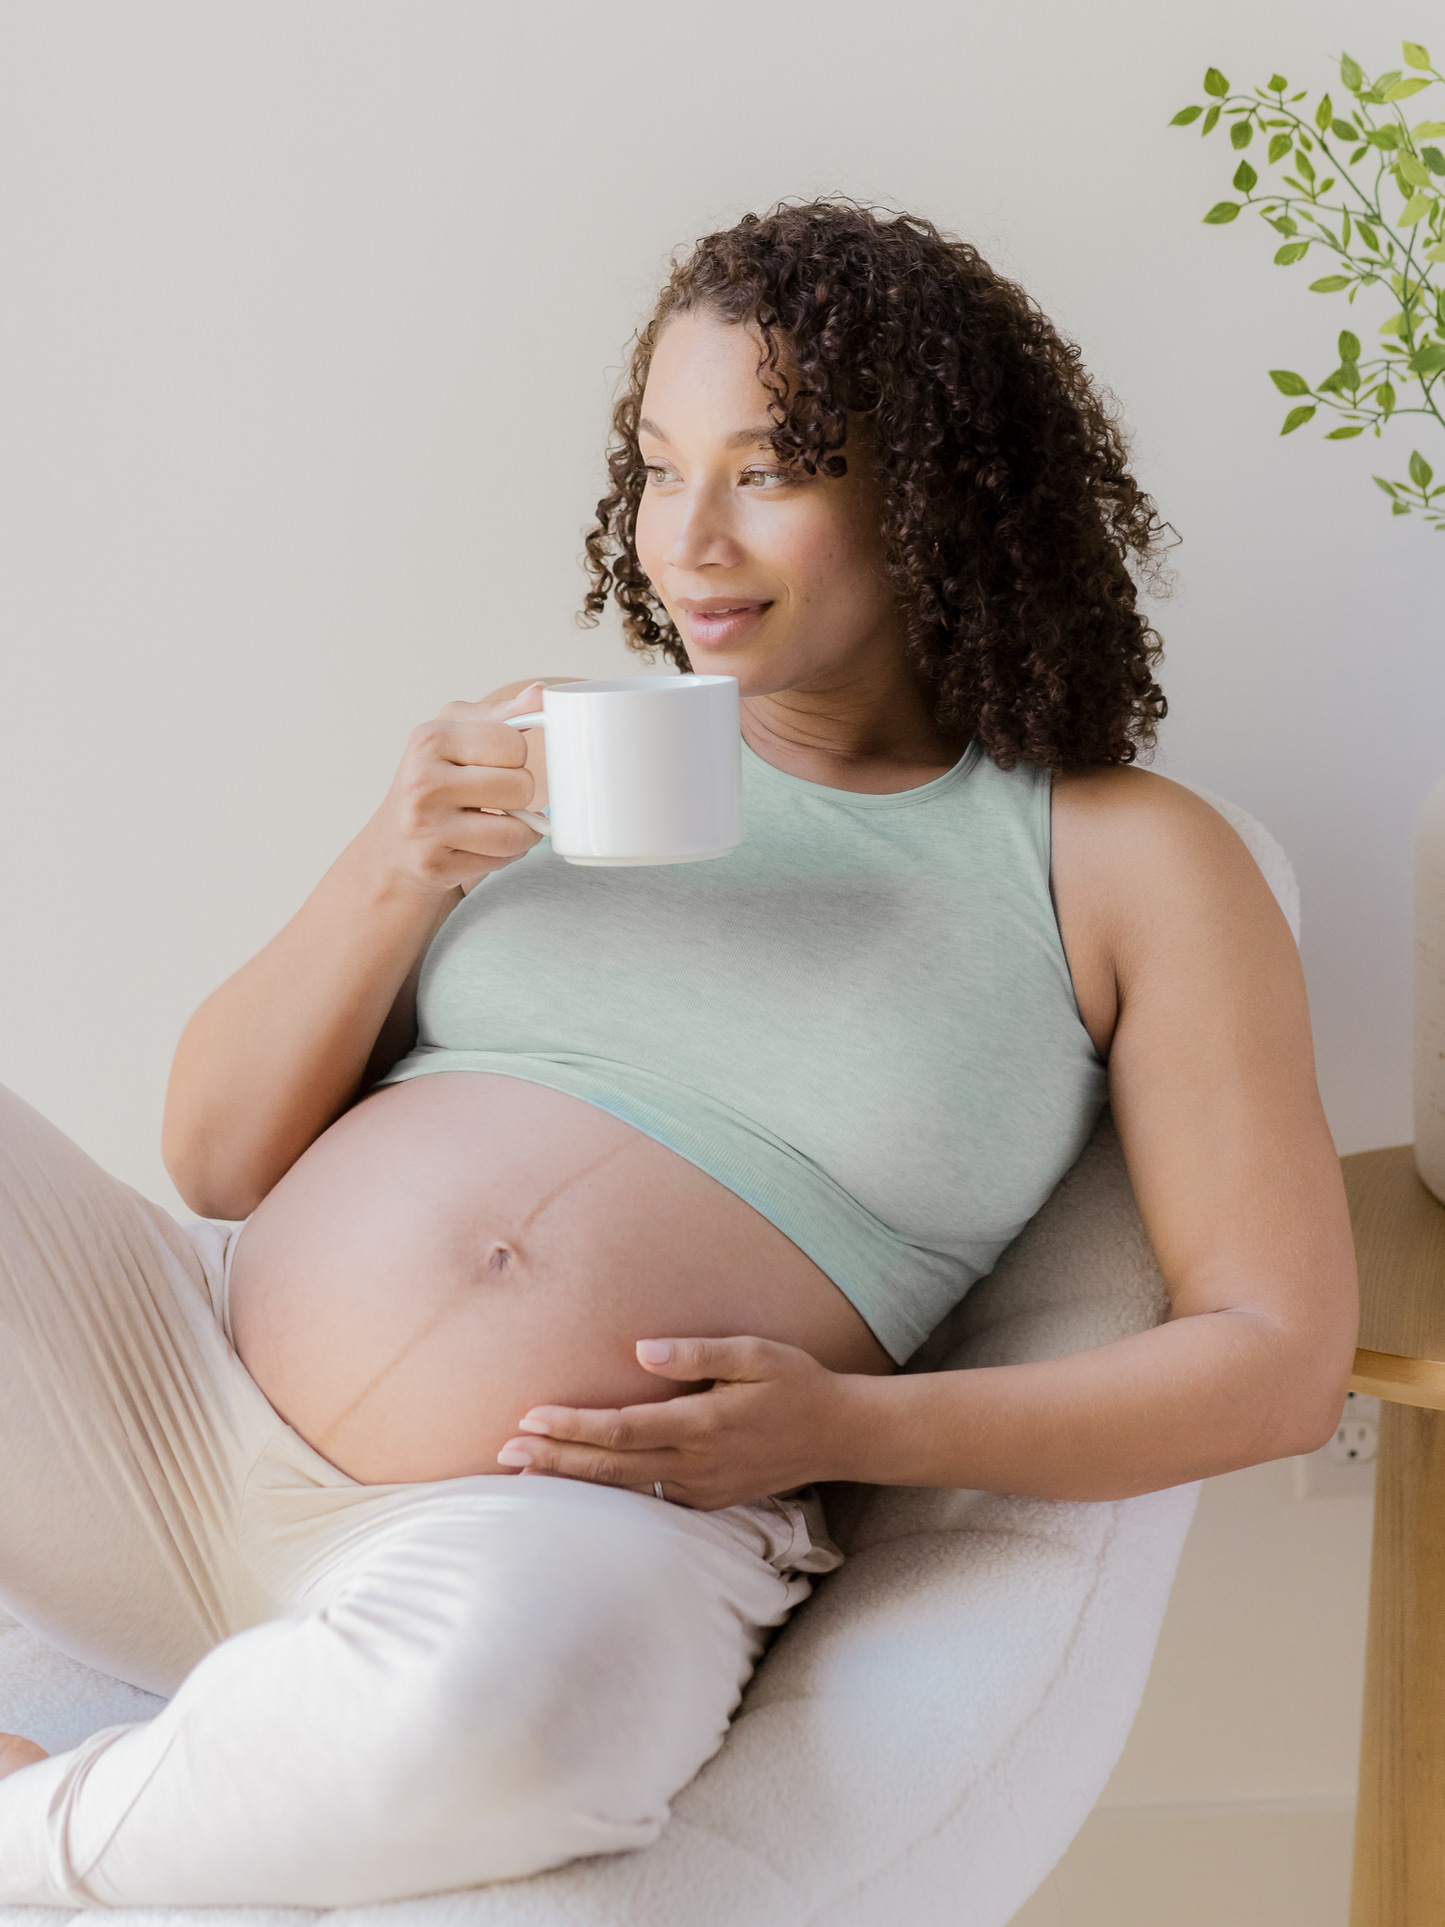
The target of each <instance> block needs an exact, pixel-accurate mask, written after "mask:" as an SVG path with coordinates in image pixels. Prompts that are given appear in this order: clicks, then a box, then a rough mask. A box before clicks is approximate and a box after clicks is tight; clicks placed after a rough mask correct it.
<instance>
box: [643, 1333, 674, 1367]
mask: <svg viewBox="0 0 1445 1927" xmlns="http://www.w3.org/2000/svg"><path fill="white" fill-rule="evenodd" d="M637 1356H638V1357H639V1358H640V1359H641V1360H642V1362H643V1364H644V1365H665V1364H666V1363H667V1361H668V1360H669V1359H670V1358H671V1357H672V1347H671V1345H669V1344H668V1343H667V1341H666V1339H664V1338H644V1339H642V1340H641V1341H640V1342H639V1344H638V1347H637Z"/></svg>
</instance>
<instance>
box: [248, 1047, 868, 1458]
mask: <svg viewBox="0 0 1445 1927" xmlns="http://www.w3.org/2000/svg"><path fill="white" fill-rule="evenodd" d="M231 1326H232V1331H233V1334H234V1338H235V1343H236V1349H237V1351H238V1352H239V1353H240V1356H241V1359H242V1362H243V1363H244V1364H245V1366H246V1368H247V1370H248V1371H249V1372H250V1374H251V1376H252V1377H253V1378H254V1379H255V1380H256V1382H257V1384H258V1385H259V1386H260V1388H261V1390H262V1391H263V1392H264V1393H265V1394H266V1396H267V1398H268V1399H269V1400H270V1401H271V1403H272V1405H274V1406H275V1408H276V1410H277V1411H278V1412H279V1413H280V1414H281V1416H282V1417H283V1418H284V1419H286V1420H287V1422H288V1423H289V1424H290V1425H292V1426H293V1427H294V1428H295V1429H296V1430H297V1431H298V1432H299V1433H300V1434H301V1436H302V1437H303V1438H304V1439H306V1440H307V1441H308V1443H310V1444H311V1445H313V1446H315V1448H316V1450H317V1451H318V1452H320V1453H321V1454H322V1455H323V1456H324V1457H325V1458H327V1459H329V1460H330V1461H331V1463H332V1464H333V1465H335V1466H338V1467H339V1468H340V1470H341V1471H343V1472H345V1473H347V1474H349V1475H350V1476H351V1477H352V1478H354V1479H358V1480H361V1481H362V1482H364V1483H367V1484H374V1483H381V1482H386V1481H390V1480H418V1479H445V1478H454V1477H458V1476H461V1475H462V1474H466V1473H474V1472H497V1471H499V1470H500V1469H501V1468H500V1467H498V1465H497V1464H496V1455H497V1452H498V1450H499V1449H500V1448H501V1446H502V1445H503V1444H504V1443H505V1442H506V1441H507V1439H509V1438H511V1437H512V1436H513V1434H514V1433H515V1431H516V1429H517V1421H518V1419H520V1418H521V1416H522V1414H523V1413H524V1412H526V1411H527V1410H528V1409H529V1408H530V1407H531V1406H533V1405H539V1404H562V1405H586V1406H603V1407H611V1406H616V1405H626V1404H638V1403H641V1402H642V1401H644V1400H650V1399H656V1398H666V1397H671V1396H674V1395H675V1394H676V1393H677V1392H678V1391H679V1390H686V1389H687V1388H686V1387H678V1386H676V1385H673V1384H670V1383H669V1382H667V1381H664V1380H659V1379H656V1378H654V1377H652V1376H651V1375H650V1374H649V1373H647V1372H645V1371H643V1369H642V1368H641V1366H640V1365H638V1363H637V1361H636V1358H635V1356H634V1352H633V1347H634V1345H635V1344H636V1342H637V1340H638V1339H640V1338H683V1337H726V1336H731V1335H734V1334H739V1333H748V1334H751V1335H754V1336H758V1337H762V1338H775V1339H780V1340H782V1341H783V1342H784V1343H786V1344H790V1345H798V1346H801V1347H802V1348H803V1349H804V1350H805V1351H809V1352H811V1353H812V1354H813V1356H814V1357H815V1358H817V1359H819V1360H821V1362H822V1363H823V1364H825V1365H827V1366H829V1367H830V1368H831V1369H833V1370H835V1371H853V1372H858V1371H861V1372H885V1371H889V1370H891V1369H892V1366H891V1363H890V1361H889V1359H888V1356H887V1354H886V1352H885V1351H884V1350H883V1348H882V1346H881V1345H879V1343H878V1342H877V1340H876V1339H875V1338H874V1337H873V1336H872V1334H871V1333H870V1331H869V1330H868V1327H867V1326H866V1325H865V1324H864V1322H863V1320H862V1319H861V1318H860V1316H859V1315H858V1313H857V1312H856V1311H855V1310H854V1309H853V1307H852V1305H851V1304H850V1303H849V1302H848V1300H847V1299H846V1298H845V1297H844V1296H843V1294H842V1293H841V1292H840V1291H839V1290H838V1288H837V1286H836V1285H834V1284H833V1282H832V1280H831V1279H830V1278H828V1277H827V1275H826V1274H825V1273H824V1272H822V1271H820V1270H819V1268H818V1266H817V1265H815V1264H814V1263H813V1261H812V1259H811V1258H808V1257H807V1256H806V1255H805V1254H804V1253H803V1252H802V1251H800V1250H799V1248H798V1247H797V1246H796V1245H795V1244H793V1243H792V1241H791V1240H790V1239H789V1238H787V1237H785V1236H784V1234H783V1233H782V1232H781V1231H779V1230H778V1229H777V1228H776V1227H775V1226H774V1225H772V1224H770V1223H769V1222H768V1221H767V1220H766V1219H765V1218H763V1217H760V1216H759V1214H758V1213H757V1212H756V1211H754V1210H753V1208H752V1207H751V1206H750V1205H748V1204H745V1203H744V1202H743V1201H742V1199H741V1198H738V1197H736V1196H735V1195H734V1194H733V1193H732V1192H731V1191H729V1190H727V1189H726V1188H725V1187H724V1186H723V1185H721V1184H719V1183H717V1181H716V1180H715V1179H713V1178H710V1177H708V1176H707V1175H706V1174H705V1173H704V1172H702V1171H699V1170H698V1169H697V1167H696V1166H695V1165H692V1164H689V1163H688V1162H687V1160H686V1159H685V1158H681V1157H679V1156H678V1155H677V1154H676V1153H675V1152H673V1151H670V1150H668V1149H667V1148H666V1147H665V1146H664V1145H661V1144H658V1143H657V1142H656V1141H655V1140H654V1139H652V1138H649V1137H645V1136H643V1135H642V1133H641V1132H638V1131H635V1130H633V1129H632V1128H631V1126H630V1125H626V1124H623V1123H621V1122H620V1121H619V1120H618V1119H616V1118H613V1117H610V1116H608V1114H607V1113H606V1112H604V1111H599V1110H596V1109H595V1108H594V1107H593V1106H591V1105H589V1104H584V1103H582V1102H581V1101H580V1100H579V1099H576V1098H572V1097H566V1096H564V1095H562V1094H561V1093H560V1092H557V1091H550V1090H547V1089H545V1088H544V1087H543V1086H541V1085H536V1084H526V1083H523V1082H521V1081H520V1080H518V1079H516V1078H510V1077H486V1076H479V1075H476V1074H474V1073H471V1072H463V1073H452V1074H438V1075H435V1076H430V1077H419V1078H415V1079H413V1080H412V1081H411V1082H409V1083H406V1084H401V1085H396V1086H393V1087H390V1088H388V1089H387V1090H384V1091H379V1092H377V1093H376V1094H375V1095H374V1096H372V1097H369V1098H367V1099H366V1100H365V1101H364V1102H363V1103H361V1104H359V1105H357V1107H356V1108H355V1109H354V1110H352V1111H349V1112H348V1113H347V1114H346V1116H344V1117H343V1118H341V1119H339V1120H338V1121H337V1122H336V1123H335V1124H333V1125H332V1127H331V1129H330V1130H329V1131H327V1132H325V1133H324V1135H323V1136H321V1137H320V1138H318V1139H317V1141H316V1143H315V1144H313V1145H312V1146H311V1148H310V1149H309V1150H308V1151H307V1152H306V1153H305V1155H304V1156H302V1157H301V1158H299V1159H298V1160H297V1162H296V1163H295V1164H294V1165H293V1166H292V1168H291V1170H290V1171H289V1172H288V1173H287V1174H286V1176H285V1177H284V1178H283V1179H282V1180H281V1182H280V1183H279V1184H278V1185H277V1186H276V1188H275V1190H273V1191H272V1192H271V1193H270V1194H269V1195H268V1196H267V1197H266V1198H265V1200H264V1201H263V1202H262V1203H261V1205H260V1206H259V1207H258V1208H257V1210H256V1212H255V1213H254V1215H253V1216H252V1217H251V1219H250V1220H249V1221H248V1223H247V1225H246V1228H245V1230H244V1232H243V1233H242V1235H241V1238H240V1240H239V1242H238V1244H237V1247H236V1256H235V1262H234V1265H233V1267H232V1273H231Z"/></svg>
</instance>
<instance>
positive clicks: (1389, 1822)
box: [1350, 1404, 1445, 1927]
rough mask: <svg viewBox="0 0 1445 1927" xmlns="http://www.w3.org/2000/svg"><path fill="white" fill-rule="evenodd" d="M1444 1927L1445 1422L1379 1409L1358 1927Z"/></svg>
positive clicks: (1409, 1409)
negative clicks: (1442, 1926)
mask: <svg viewBox="0 0 1445 1927" xmlns="http://www.w3.org/2000/svg"><path fill="white" fill-rule="evenodd" d="M1442 1922H1445V1412H1434V1411H1427V1410H1425V1409H1424V1408H1423V1407H1421V1406H1416V1405H1396V1404H1388V1405H1382V1406H1381V1408H1380V1445H1379V1461H1378V1464H1377V1466H1376V1470H1375V1544H1374V1554H1373V1562H1372V1565H1371V1571H1370V1630H1369V1641H1368V1649H1367V1655H1366V1660H1365V1720H1364V1731H1363V1734H1362V1736H1361V1741H1360V1794H1359V1807H1358V1810H1357V1813H1356V1817H1355V1870H1354V1885H1353V1891H1352V1894H1351V1901H1350V1927H1441V1923H1442Z"/></svg>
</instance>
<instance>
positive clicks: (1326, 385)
mask: <svg viewBox="0 0 1445 1927" xmlns="http://www.w3.org/2000/svg"><path fill="white" fill-rule="evenodd" d="M1344 385H1345V371H1344V369H1343V368H1336V370H1335V372H1334V373H1333V374H1332V375H1326V376H1325V378H1324V380H1323V381H1322V382H1321V383H1320V385H1319V390H1318V392H1319V393H1320V394H1321V395H1338V394H1339V392H1340V390H1341V389H1342V388H1343V387H1344Z"/></svg>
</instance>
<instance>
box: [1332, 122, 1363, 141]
mask: <svg viewBox="0 0 1445 1927" xmlns="http://www.w3.org/2000/svg"><path fill="white" fill-rule="evenodd" d="M1330 132H1331V133H1332V134H1333V135H1334V137H1335V139H1336V140H1337V141H1357V140H1358V139H1359V138H1360V136H1359V130H1358V129H1357V128H1354V127H1351V125H1350V123H1349V122H1348V121H1347V120H1332V121H1331V122H1330Z"/></svg>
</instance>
